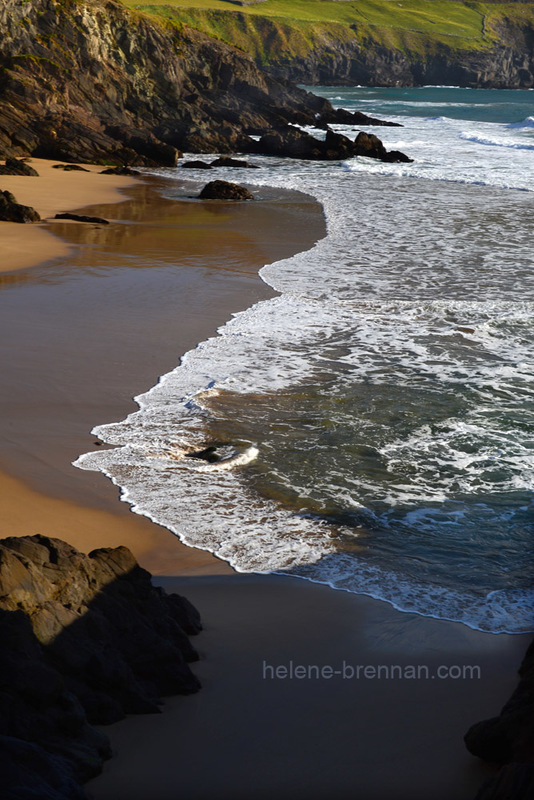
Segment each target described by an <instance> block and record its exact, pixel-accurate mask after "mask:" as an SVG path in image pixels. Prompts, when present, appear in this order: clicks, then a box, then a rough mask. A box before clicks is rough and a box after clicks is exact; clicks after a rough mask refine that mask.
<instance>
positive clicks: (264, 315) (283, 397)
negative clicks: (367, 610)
mask: <svg viewBox="0 0 534 800" xmlns="http://www.w3.org/2000/svg"><path fill="white" fill-rule="evenodd" d="M314 91H318V93H321V94H323V95H324V96H327V97H329V98H330V99H331V100H332V102H333V103H334V104H336V105H340V106H343V107H345V108H349V109H362V110H364V111H365V112H366V113H369V114H371V115H376V116H382V117H387V118H389V119H392V120H393V121H398V122H401V123H402V125H403V127H401V128H380V129H378V130H377V129H369V130H371V131H372V132H375V133H378V135H379V136H380V137H381V138H382V139H383V141H384V143H385V144H386V146H387V147H388V148H390V149H400V150H403V151H404V152H406V153H408V154H409V155H410V156H411V157H412V158H414V163H413V164H382V163H379V162H375V161H373V160H371V159H365V158H355V159H350V160H348V161H344V162H332V163H306V162H301V161H293V160H283V159H275V158H267V157H261V158H256V159H255V161H256V163H258V164H260V165H261V167H262V169H261V170H259V169H258V170H256V171H254V173H253V175H252V176H251V175H250V173H249V172H247V176H246V178H247V180H251V181H253V183H254V184H255V185H256V186H257V187H260V188H257V190H256V191H257V193H258V194H259V195H260V196H261V186H262V185H264V186H267V185H271V186H278V187H289V188H293V189H297V190H299V191H304V192H307V193H309V194H311V195H313V196H314V197H316V198H317V199H318V200H319V201H320V202H321V203H322V205H323V208H324V213H325V216H326V221H327V229H328V233H327V236H326V237H325V238H323V239H322V240H320V241H319V242H317V244H316V245H315V246H314V247H313V248H312V249H311V250H308V251H307V252H304V253H300V254H298V255H296V256H294V257H293V258H290V259H287V260H284V261H280V262H277V263H274V264H270V265H266V266H265V267H264V268H263V270H262V271H261V276H262V278H263V279H264V280H265V281H266V282H267V283H269V284H270V285H271V286H273V287H274V288H275V289H276V290H277V291H278V292H279V293H280V294H279V296H278V297H276V298H274V299H272V300H268V301H264V302H261V303H258V304H256V305H255V306H253V307H252V308H250V309H248V310H247V311H245V312H243V313H240V314H237V315H235V316H234V317H233V318H232V319H231V320H229V321H228V323H227V324H226V325H225V326H223V327H222V328H221V329H220V331H219V333H218V335H217V336H215V337H213V338H211V339H209V340H207V341H206V342H202V343H200V344H199V345H198V347H197V348H196V349H194V350H192V351H190V352H189V353H187V354H185V355H184V357H183V358H182V361H181V363H180V364H179V365H177V367H176V369H175V370H173V371H172V372H170V373H168V374H167V375H165V376H163V377H162V378H161V379H160V381H159V383H158V384H157V385H156V386H155V387H152V388H151V389H149V391H147V392H146V393H145V394H142V395H140V396H139V397H138V398H136V399H137V402H138V404H139V411H138V412H137V413H135V414H132V415H130V416H129V417H128V418H127V419H126V420H122V421H119V422H111V421H106V420H103V421H102V422H103V423H107V424H102V425H101V426H100V427H98V428H97V429H95V431H94V433H95V434H97V435H98V436H99V437H100V438H101V439H102V440H103V441H105V442H107V443H109V444H112V445H115V447H114V448H113V449H108V450H105V451H102V450H100V451H98V452H93V453H89V454H85V455H83V456H81V457H80V458H79V459H78V460H77V462H75V463H76V466H79V467H81V468H83V469H96V470H101V471H102V472H104V473H106V474H107V475H108V476H109V477H110V478H111V480H113V481H114V483H116V484H117V485H118V486H120V487H121V490H122V499H123V500H124V501H125V502H128V503H130V504H131V506H132V509H133V510H134V511H135V512H137V513H141V514H145V515H146V516H148V517H150V518H151V519H154V520H156V521H158V522H159V523H161V524H163V525H166V526H167V527H169V528H170V529H171V530H172V531H174V532H175V533H176V534H177V535H178V536H179V537H180V538H181V539H182V540H183V541H184V542H186V543H188V544H190V545H192V546H195V547H199V548H203V549H207V550H210V551H212V552H214V553H216V554H217V555H218V556H220V557H221V558H224V559H226V560H228V561H229V562H230V563H231V564H232V565H233V566H234V567H235V568H236V569H237V570H239V571H244V572H246V571H256V572H273V571H274V572H281V573H287V574H290V575H297V576H300V577H302V578H306V579H309V580H313V581H317V582H323V583H328V584H330V585H331V586H332V587H333V588H336V589H344V590H347V591H351V592H356V593H363V594H367V595H371V596H373V597H376V598H379V599H381V600H385V601H387V602H389V603H391V604H392V605H394V606H395V607H396V608H398V609H400V610H402V611H409V612H416V613H419V614H422V615H427V616H432V617H436V618H441V619H449V620H456V621H460V622H463V623H464V624H466V625H468V626H470V627H472V628H477V629H480V630H484V631H490V632H494V633H498V632H503V631H507V632H520V631H526V630H532V629H534V590H533V577H532V567H533V565H534V536H533V533H534V531H533V522H534V508H533V493H532V490H533V486H534V470H533V467H534V391H533V390H534V383H533V382H534V368H533V367H534V365H533V361H534V358H533V356H534V322H533V311H534V259H533V247H532V239H533V232H534V230H533V227H534V226H533V219H534V193H533V189H534V180H533V179H534V93H532V92H529V91H526V92H520V91H517V92H515V91H493V90H471V89H458V88H451V87H433V88H429V87H423V88H417V89H375V88H372V89H369V88H362V87H356V88H345V87H343V88H340V87H323V88H321V89H319V90H317V88H315V89H314ZM335 127H336V129H338V130H340V131H342V132H344V133H346V134H347V135H350V136H355V135H357V132H356V131H355V130H353V129H352V128H351V127H348V126H335ZM165 174H166V175H167V176H171V177H172V176H173V175H176V176H177V175H178V174H179V177H180V180H182V179H183V174H184V173H178V172H173V171H169V170H167V171H165ZM188 177H190V179H191V181H192V185H193V187H194V186H195V181H197V182H198V184H200V183H203V182H205V173H204V174H200V173H199V174H198V175H196V174H195V173H194V172H193V171H190V174H188ZM221 177H225V178H228V179H230V180H235V179H236V172H235V171H231V170H227V172H226V174H225V173H224V171H221ZM177 185H178V184H177ZM170 193H171V194H172V190H170ZM177 193H178V190H177ZM207 447H210V448H212V450H211V451H210V454H211V456H210V457H211V459H212V460H211V461H206V460H204V459H201V458H198V457H191V454H192V453H195V452H198V451H201V450H203V449H204V448H207Z"/></svg>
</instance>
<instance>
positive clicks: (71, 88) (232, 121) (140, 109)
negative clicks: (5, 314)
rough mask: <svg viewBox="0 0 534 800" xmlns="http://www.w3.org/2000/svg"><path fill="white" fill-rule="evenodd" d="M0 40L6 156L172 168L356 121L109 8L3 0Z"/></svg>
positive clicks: (69, 0)
mask: <svg viewBox="0 0 534 800" xmlns="http://www.w3.org/2000/svg"><path fill="white" fill-rule="evenodd" d="M0 40H1V42H2V46H1V52H0V69H1V75H2V80H1V81H0V153H4V154H5V155H8V156H21V155H30V154H32V155H35V156H42V157H44V158H51V159H55V160H58V161H66V162H68V161H73V162H78V163H79V162H86V163H110V162H111V163H113V164H117V165H121V164H129V165H132V166H136V165H147V166H154V165H162V166H171V167H174V166H175V165H176V161H177V158H178V157H179V156H180V155H181V151H183V150H187V151H189V152H197V153H213V152H218V153H235V152H251V149H250V148H251V146H252V145H253V144H254V140H253V139H252V138H251V135H252V134H254V135H261V134H264V133H266V132H267V131H268V130H271V129H276V130H278V129H283V128H284V127H286V126H287V125H288V123H297V124H300V125H325V124H328V123H333V122H347V121H348V122H349V124H350V123H353V124H355V125H358V124H363V120H361V118H360V117H358V116H356V115H354V114H351V113H350V112H346V111H345V112H342V111H338V110H336V109H334V108H333V107H332V106H331V104H330V103H329V102H328V101H327V100H325V99H324V98H320V97H317V96H315V95H313V94H311V93H309V92H306V91H304V90H302V89H298V88H297V87H296V86H293V85H291V84H289V83H288V82H287V81H286V80H284V79H278V78H276V77H273V76H272V75H269V74H267V73H265V72H263V71H262V70H260V69H259V68H258V67H257V66H256V64H255V63H254V62H253V61H252V59H250V58H249V57H248V56H246V55H244V54H243V53H242V52H241V51H239V50H237V49H235V48H233V47H231V46H230V45H227V44H225V43H224V42H222V41H220V40H216V39H213V38H211V37H209V36H207V35H205V34H203V33H201V32H200V31H198V30H195V29H192V28H189V27H187V26H186V25H181V26H174V25H172V24H166V23H165V22H164V21H163V22H161V23H158V22H157V21H156V20H155V19H154V18H152V17H147V16H144V15H143V14H141V13H139V12H135V13H132V12H130V11H129V10H128V9H126V8H125V7H124V6H123V5H121V4H119V3H116V2H113V0H62V1H61V3H58V2H56V1H55V0H25V2H21V1H20V0H3V2H2V3H1V4H0ZM44 87H46V88H44ZM365 119H368V118H365Z"/></svg>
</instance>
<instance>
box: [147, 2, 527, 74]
mask: <svg viewBox="0 0 534 800" xmlns="http://www.w3.org/2000/svg"><path fill="white" fill-rule="evenodd" d="M203 5H204V6H205V7H198V8H197V7H194V8H193V7H191V8H189V7H187V2H185V3H184V5H183V7H182V6H179V4H178V3H177V5H176V6H174V7H173V8H172V9H171V8H168V7H165V12H163V10H162V7H160V6H146V5H143V6H140V8H145V9H151V10H152V11H154V12H156V13H160V14H162V13H165V14H166V16H167V17H171V18H174V19H176V20H181V21H187V22H188V23H189V24H191V25H194V26H196V27H198V28H199V29H200V30H203V31H206V32H210V33H214V34H215V33H216V34H217V35H218V36H220V37H221V38H222V39H224V40H225V41H227V42H231V43H233V44H237V45H239V46H240V47H242V48H243V49H244V50H245V51H246V52H247V53H249V55H251V57H252V58H254V60H255V61H256V63H258V64H259V65H262V66H263V67H264V68H265V69H266V70H267V71H268V72H270V74H272V75H274V76H277V77H280V78H287V79H290V80H292V81H295V82H297V83H305V84H316V85H320V84H322V85H326V86H328V85H353V86H354V85H358V84H363V85H367V86H414V85H427V84H428V85H443V84H447V85H454V86H468V87H476V88H481V87H485V88H488V87H492V88H500V89H503V88H511V89H526V88H531V87H533V86H534V5H533V4H532V3H521V2H519V3H518V2H504V3H498V4H494V5H492V4H489V3H485V4H481V3H478V2H466V3H458V2H449V3H445V4H443V3H438V2H429V3H428V9H427V11H426V17H425V19H424V21H423V22H421V18H419V17H418V13H419V12H421V11H424V9H422V7H421V4H419V5H418V6H417V8H416V9H415V10H414V12H413V20H412V21H410V18H409V17H404V18H401V19H396V18H395V14H396V13H398V12H399V8H398V6H399V7H400V6H403V4H400V3H399V4H397V3H395V4H392V3H389V7H390V9H391V13H390V15H389V16H390V18H391V21H389V22H388V14H387V10H386V11H384V12H383V19H382V24H376V23H375V24H367V23H366V22H365V17H366V16H368V15H369V16H371V11H372V9H369V8H368V7H367V6H366V7H365V9H364V10H363V11H362V17H361V18H358V17H357V16H355V17H354V21H353V22H351V21H350V19H349V15H348V14H347V13H345V14H343V13H342V12H341V11H340V12H339V15H338V16H339V19H340V20H343V21H338V22H335V21H332V20H330V21H325V20H322V19H321V18H320V16H319V17H318V19H317V20H313V21H310V20H309V16H310V15H311V16H313V13H312V11H310V14H309V15H306V14H305V13H303V12H302V11H301V10H299V9H305V4H301V6H299V9H297V8H295V10H294V15H295V16H294V18H291V17H289V16H284V17H282V16H277V15H276V13H275V11H274V10H273V12H272V13H271V14H269V10H268V8H265V10H264V7H263V6H262V7H261V9H260V10H257V9H253V12H252V13H250V10H249V9H247V8H243V9H241V10H235V9H232V8H231V7H230V8H229V10H228V11H223V10H220V9H218V8H215V7H214V8H211V7H210V0H205V3H204V4H203ZM325 5H327V6H332V5H335V6H337V7H340V6H341V4H340V3H337V4H333V3H328V0H325ZM343 5H348V4H343ZM386 5H388V4H387V3H386ZM406 5H407V6H408V4H406ZM379 6H380V2H377V3H375V4H374V7H375V10H376V8H379ZM447 6H450V8H451V19H452V18H453V17H454V16H455V15H460V19H461V20H462V21H463V22H464V23H465V25H466V26H467V27H466V28H463V27H462V25H461V24H459V25H458V26H455V25H454V24H453V23H451V24H450V26H449V27H447V25H446V23H444V21H443V15H445V17H447ZM433 8H435V9H436V10H435V11H434V12H433ZM317 13H318V14H320V13H321V12H320V10H319V11H318V12H317ZM324 13H325V14H326V12H324ZM433 13H434V16H435V18H434V19H433V18H432V15H433ZM329 16H330V17H335V14H334V12H329ZM455 31H456V32H455ZM461 31H465V33H461Z"/></svg>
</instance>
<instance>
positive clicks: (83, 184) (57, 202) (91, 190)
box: [0, 158, 137, 273]
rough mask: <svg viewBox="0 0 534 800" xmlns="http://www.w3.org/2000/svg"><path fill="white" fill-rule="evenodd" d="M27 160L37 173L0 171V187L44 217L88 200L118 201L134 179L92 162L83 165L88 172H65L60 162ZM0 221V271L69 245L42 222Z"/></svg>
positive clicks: (55, 254) (28, 263)
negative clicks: (26, 174)
mask: <svg viewBox="0 0 534 800" xmlns="http://www.w3.org/2000/svg"><path fill="white" fill-rule="evenodd" d="M28 163H29V164H30V165H31V166H33V167H34V169H36V170H37V172H38V173H39V177H35V176H19V175H1V176H0V189H1V190H2V191H6V190H7V191H9V192H12V194H14V195H15V199H16V200H17V202H18V203H22V205H24V206H32V207H33V208H35V210H36V211H38V212H39V214H40V216H41V218H42V219H43V220H46V219H47V218H48V217H53V216H54V215H55V214H58V213H63V212H65V211H73V210H74V209H76V208H80V207H81V206H87V205H90V204H91V203H96V202H98V203H102V202H105V203H114V202H119V201H120V200H122V199H123V195H122V194H121V190H123V189H125V188H126V187H127V186H131V185H132V184H135V183H137V180H136V179H135V178H132V177H124V176H121V175H100V174H99V173H100V172H101V171H102V170H103V169H104V167H101V166H95V165H94V164H91V165H89V166H86V167H84V169H86V170H87V172H78V171H75V172H64V171H63V170H59V169H54V165H55V164H58V163H61V162H57V161H50V160H48V159H44V158H31V159H28ZM0 225H1V230H0V237H1V242H2V252H1V256H0V273H1V272H12V271H13V270H16V269H27V268H28V267H32V266H34V265H35V264H36V263H38V262H40V261H44V260H45V259H49V258H60V257H62V256H66V255H68V252H69V248H68V245H67V244H66V243H65V242H64V241H62V240H61V239H59V238H57V237H56V236H53V235H52V234H51V233H50V232H49V231H47V230H46V228H45V227H44V226H43V225H42V224H36V225H24V226H21V225H20V224H17V223H16V222H2V223H0ZM21 228H22V229H23V231H24V233H22V231H21ZM36 256H37V257H36Z"/></svg>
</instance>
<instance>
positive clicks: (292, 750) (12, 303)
mask: <svg viewBox="0 0 534 800" xmlns="http://www.w3.org/2000/svg"><path fill="white" fill-rule="evenodd" d="M60 174H61V175H64V174H63V173H60ZM73 175H75V176H76V173H73ZM78 177H79V176H78ZM82 177H83V175H82ZM99 179H100V180H102V181H104V180H106V176H102V177H101V178H99ZM22 180H23V181H26V182H27V184H25V186H27V191H28V192H30V188H31V185H30V181H34V180H35V181H39V180H41V179H31V178H23V179H19V182H20V181H22ZM73 183H74V182H73ZM156 186H160V188H161V186H165V184H154V185H151V183H150V181H149V182H148V183H141V184H138V185H135V186H132V187H130V188H128V189H125V191H127V192H128V195H129V198H130V199H129V200H128V201H127V202H116V201H117V196H113V197H107V198H104V199H103V201H102V203H99V204H94V205H93V206H92V207H91V208H88V209H87V213H91V214H95V215H98V216H103V217H106V218H108V219H112V220H114V222H113V224H112V225H110V226H106V227H105V228H104V227H102V226H91V225H89V226H86V225H80V224H75V223H59V222H54V223H52V224H50V226H49V228H48V229H47V230H44V233H46V234H47V235H48V236H50V237H52V238H53V240H54V242H59V243H60V246H61V247H62V248H66V250H63V251H62V252H68V257H67V258H51V257H50V251H46V255H44V257H45V258H47V261H46V263H43V264H41V265H40V266H36V267H33V268H31V269H26V270H19V271H15V266H13V263H15V264H16V263H17V262H14V261H12V262H10V263H11V265H12V266H13V268H12V269H11V271H10V272H6V273H5V274H4V275H3V276H2V278H0V363H1V369H2V378H3V380H2V384H1V389H0V410H1V414H0V442H1V444H2V466H3V469H4V473H3V474H0V490H1V491H2V495H3V510H4V513H3V515H2V517H1V522H0V533H1V535H2V536H6V535H13V534H17V535H24V534H26V533H38V532H41V533H46V534H48V535H55V536H59V537H60V538H64V539H66V540H67V541H70V542H72V544H74V545H75V546H77V547H79V548H80V549H81V550H84V551H86V552H87V551H90V550H91V549H93V548H94V547H99V546H112V545H117V544H126V545H128V546H129V547H130V548H131V549H132V550H133V552H134V553H135V554H136V556H137V557H138V558H139V560H140V562H141V563H142V564H143V566H145V567H147V568H149V569H150V570H151V571H153V572H155V573H157V574H158V575H160V576H173V577H161V578H160V581H161V583H162V584H163V585H164V586H165V587H166V588H168V589H170V590H177V591H179V592H181V593H183V594H185V595H186V596H188V597H189V598H190V599H191V600H192V601H193V602H194V603H195V604H196V605H197V606H198V608H199V609H200V611H201V613H202V615H203V618H204V622H205V631H204V632H203V633H202V634H201V635H200V636H199V637H198V639H197V640H196V644H197V646H198V648H199V650H200V653H201V656H202V658H201V661H200V662H199V663H198V664H196V665H195V666H194V669H195V671H196V672H197V674H198V675H199V676H200V678H201V680H202V682H203V689H202V691H201V692H200V693H199V694H198V695H195V696H191V697H185V698H184V697H178V698H173V699H171V700H169V701H168V702H167V703H166V706H165V713H164V714H162V715H157V716H150V717H147V716H142V717H132V718H131V719H128V720H126V721H125V722H123V723H119V724H118V725H116V726H112V727H111V728H110V727H108V728H106V729H105V730H106V732H107V733H108V734H109V735H111V738H112V744H113V747H114V749H115V751H116V756H115V758H114V759H113V760H112V761H111V762H109V763H108V764H107V765H106V768H105V771H104V774H103V775H102V776H101V777H100V778H98V779H96V780H95V781H93V782H92V783H91V784H90V786H89V789H90V791H91V793H92V796H93V797H94V800H111V799H112V798H113V800H122V798H128V800H147V798H151V800H171V798H172V800H175V798H176V797H177V796H180V795H183V796H185V797H187V798H188V800H194V799H196V798H198V800H200V799H201V798H202V800H226V798H228V800H229V799H230V798H232V800H241V798H242V799H243V800H245V798H247V800H250V798H252V797H253V798H259V799H260V800H262V799H263V798H272V797H274V796H276V797H280V798H281V799H282V800H285V798H290V797H291V798H295V797H298V798H300V797H305V798H307V800H315V798H317V800H323V798H324V800H326V799H327V798H328V799H330V798H334V799H336V800H345V798H347V800H348V798H353V797H361V798H362V800H408V798H410V800H430V798H432V800H442V798H443V800H445V798H447V800H451V798H454V800H469V798H472V797H473V796H474V794H475V793H476V789H477V787H478V786H479V784H480V782H481V780H482V779H483V777H484V776H485V775H487V774H488V772H489V770H488V768H487V767H484V766H482V765H480V764H479V763H478V762H477V761H476V759H473V758H471V757H470V756H469V754H468V753H467V751H466V750H465V749H464V747H463V741H462V737H463V734H464V732H465V730H466V729H467V727H469V725H471V724H472V723H473V722H475V721H478V720H479V719H481V718H484V717H488V716H493V715H494V714H496V713H497V712H498V710H499V708H500V707H501V705H502V704H503V703H504V701H505V700H506V699H507V697H508V696H509V694H510V693H511V690H512V688H513V686H514V683H515V680H516V674H515V673H516V669H517V666H518V664H519V662H520V659H521V656H522V654H523V652H524V650H525V649H526V645H527V640H528V639H529V637H511V636H490V635H485V634H481V633H477V632H474V631H470V630H469V629H467V628H465V627H464V626H461V625H458V624H453V623H447V622H439V621H436V620H427V619H423V618H421V617H417V616H415V615H410V614H401V613H399V612H397V611H395V610H394V609H392V608H391V607H390V606H388V605H387V604H385V603H381V602H377V601H373V600H371V599H369V598H365V597H360V596H355V595H350V594H347V593H344V592H336V591H333V590H331V589H329V588H328V587H323V586H318V585H314V584H311V583H307V582H305V581H300V580H297V579H294V578H283V577H267V576H243V575H236V574H234V573H233V572H232V570H231V569H230V568H229V567H228V566H227V565H226V564H224V563H223V562H221V561H219V560H217V559H216V558H214V557H213V556H211V555H210V554H209V553H203V552H201V551H197V550H191V548H187V547H185V546H183V545H181V544H180V543H179V542H178V540H177V539H176V537H174V536H173V535H172V534H170V533H169V532H168V531H166V530H165V529H163V528H161V527H159V526H157V525H154V524H153V523H151V522H150V521H148V520H147V519H144V518H141V517H137V516H135V515H133V514H132V513H130V512H129V510H128V507H127V506H126V505H125V504H123V503H120V502H118V499H117V496H118V492H117V489H116V488H115V487H114V486H112V484H111V483H110V482H109V481H108V480H107V479H106V478H104V476H102V475H100V474H96V473H91V472H83V471H80V470H76V469H75V468H73V467H72V466H71V461H72V460H74V459H75V458H76V457H77V456H78V455H79V454H80V453H82V452H85V451H87V450H89V449H92V448H96V447H98V445H97V444H96V443H95V439H94V437H92V436H91V434H90V430H91V428H92V427H93V426H94V425H97V424H101V423H104V422H111V421H113V420H119V419H122V418H123V417H124V416H125V415H126V414H127V413H129V412H132V411H135V409H136V405H135V403H134V402H133V401H132V399H131V398H132V397H133V396H134V395H136V394H139V393H141V392H143V391H145V390H146V389H148V388H150V386H152V385H153V384H154V383H155V381H156V380H157V378H158V376H159V375H161V374H163V373H165V372H166V371H168V370H169V369H172V368H173V367H174V366H176V364H177V363H178V361H179V358H180V356H181V355H182V354H183V353H184V352H186V351H187V350H188V349H190V348H191V347H194V346H195V345H196V344H197V343H198V342H199V341H201V340H202V339H205V338H206V337H208V336H210V335H213V334H214V333H215V331H216V329H217V327H218V326H219V325H221V324H223V323H224V322H225V321H226V320H227V319H228V318H229V317H230V315H231V313H233V312H236V311H238V310H239V309H242V308H246V307H248V306H249V305H250V304H251V303H252V302H254V301H255V300H256V299H260V298H266V297H269V296H271V295H272V293H271V290H270V289H269V288H268V287H267V286H265V284H263V283H262V282H261V281H260V280H259V278H258V276H257V270H258V268H259V267H260V266H261V265H262V264H264V263H267V262H269V261H272V260H275V259H278V258H282V257H284V256H288V255H291V254H292V253H294V252H297V251H299V250H303V249H306V248H307V247H309V246H311V244H312V243H313V241H314V239H316V238H318V237H319V236H322V235H323V233H324V221H323V218H322V214H321V210H320V208H319V207H318V206H317V204H315V203H313V202H311V201H310V200H309V199H306V198H303V197H302V196H299V195H286V194H279V193H273V192H269V191H268V190H261V193H262V196H263V197H264V201H263V202H260V203H239V204H235V205H221V204H216V203H211V204H210V203H199V202H196V201H189V200H185V199H184V194H187V191H188V192H189V193H191V189H189V190H187V191H186V190H185V189H180V187H176V188H175V189H174V194H175V195H176V196H177V197H176V199H178V198H179V197H181V198H182V200H181V201H180V202H176V200H164V199H161V197H160V196H159V194H158V193H157V191H156ZM168 188H169V187H168V185H167V190H168ZM19 194H20V192H19ZM18 199H19V200H21V202H28V203H29V204H34V205H35V204H36V202H35V200H34V201H33V203H32V201H31V198H30V197H29V196H28V197H23V195H22V194H20V196H19V198H18ZM20 227H22V226H20ZM28 227H29V226H24V230H25V231H26V229H27V228H28ZM32 230H33V228H32ZM39 230H43V226H41V227H40V228H39ZM3 231H4V228H3V227H0V237H2V236H3ZM52 231H54V232H55V233H57V234H59V235H60V236H61V239H56V237H54V236H53V233H52ZM18 235H19V237H20V233H19V234H18ZM32 252H33V254H34V255H33V257H34V258H35V257H36V253H37V254H38V253H39V252H41V254H42V255H43V254H45V251H39V250H38V249H37V250H36V249H35V248H34V249H33V251H32ZM190 576H194V577H190ZM264 660H265V661H266V662H267V664H268V665H274V666H276V665H284V664H285V665H287V664H288V663H289V661H293V662H294V664H299V665H313V664H320V665H331V666H332V667H333V668H334V669H338V668H339V667H340V665H341V664H342V663H343V661H345V662H346V663H348V664H351V665H379V664H401V665H407V664H415V665H427V666H428V668H429V670H433V669H435V667H436V666H438V665H464V664H468V665H478V666H480V668H481V678H480V679H478V680H469V679H462V680H453V679H448V680H433V679H428V680H415V681H414V680H404V681H399V680H392V681H385V680H359V681H354V680H344V679H341V678H336V679H334V680H326V679H324V680H321V681H317V680H302V681H296V680H292V681H289V680H283V679H280V680H279V679H276V680H269V679H267V680H264V679H263V677H262V669H263V662H264Z"/></svg>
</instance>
